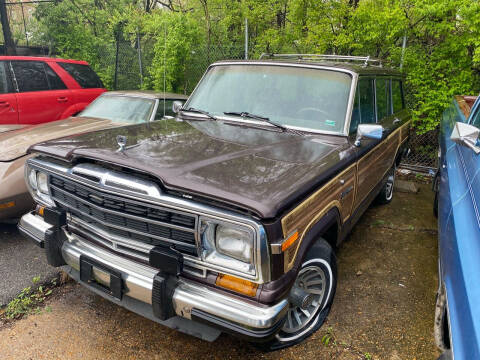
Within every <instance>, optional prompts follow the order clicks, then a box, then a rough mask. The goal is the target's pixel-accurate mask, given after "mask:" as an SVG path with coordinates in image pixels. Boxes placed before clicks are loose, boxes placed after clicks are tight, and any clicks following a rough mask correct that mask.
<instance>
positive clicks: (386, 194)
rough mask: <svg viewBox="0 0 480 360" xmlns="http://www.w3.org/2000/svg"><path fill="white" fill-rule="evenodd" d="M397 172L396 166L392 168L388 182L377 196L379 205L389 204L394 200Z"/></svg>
mask: <svg viewBox="0 0 480 360" xmlns="http://www.w3.org/2000/svg"><path fill="white" fill-rule="evenodd" d="M395 172H396V167H395V164H393V166H392V167H391V168H390V170H389V171H388V173H387V181H386V182H385V185H383V187H382V190H380V192H379V193H378V195H377V199H376V200H377V202H378V203H379V204H384V205H385V204H388V203H390V201H392V199H393V187H394V185H395Z"/></svg>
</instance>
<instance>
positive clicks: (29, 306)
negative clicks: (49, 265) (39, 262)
mask: <svg viewBox="0 0 480 360" xmlns="http://www.w3.org/2000/svg"><path fill="white" fill-rule="evenodd" d="M39 281H40V276H35V277H34V278H33V279H32V283H33V284H34V285H35V284H37V283H38V282H39ZM51 294H52V290H51V289H45V288H44V287H43V286H39V287H38V288H37V289H36V290H32V287H31V286H28V287H26V288H24V289H23V290H22V291H21V292H20V294H18V295H17V297H16V298H15V299H13V300H12V301H10V302H9V303H8V305H7V307H6V309H5V316H6V317H7V318H8V319H17V318H20V317H22V316H23V315H26V314H30V313H31V312H38V311H39V308H38V306H39V305H40V304H41V303H43V302H44V301H45V298H46V297H47V296H49V295H51ZM50 311H51V310H50Z"/></svg>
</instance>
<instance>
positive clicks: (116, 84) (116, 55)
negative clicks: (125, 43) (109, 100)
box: [113, 30, 120, 90]
mask: <svg viewBox="0 0 480 360" xmlns="http://www.w3.org/2000/svg"><path fill="white" fill-rule="evenodd" d="M115 43H116V49H115V74H114V78H113V89H114V90H117V86H118V48H119V43H120V30H117V34H116V39H115Z"/></svg>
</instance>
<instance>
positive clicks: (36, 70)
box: [11, 61, 50, 92]
mask: <svg viewBox="0 0 480 360" xmlns="http://www.w3.org/2000/svg"><path fill="white" fill-rule="evenodd" d="M11 64H12V68H13V72H14V73H15V79H16V80H17V85H18V91H20V92H28V91H44V90H50V87H49V86H48V80H47V74H46V73H45V68H44V67H43V62H41V61H12V62H11Z"/></svg>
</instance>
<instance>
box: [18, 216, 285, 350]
mask: <svg viewBox="0 0 480 360" xmlns="http://www.w3.org/2000/svg"><path fill="white" fill-rule="evenodd" d="M51 227H52V225H50V224H48V223H46V222H45V221H44V220H43V218H42V217H40V216H38V215H35V214H33V213H28V214H26V215H24V216H23V217H22V219H21V221H20V223H19V229H20V231H21V232H22V233H23V234H24V235H26V236H28V237H29V238H31V239H33V240H34V241H35V242H36V243H37V244H39V245H41V244H43V243H44V242H45V241H48V233H49V232H51V231H50V230H51ZM62 231H63V232H64V234H65V236H66V241H64V242H63V245H62V247H61V254H62V256H63V259H64V261H65V263H66V264H67V266H66V267H65V270H66V271H67V272H68V273H69V274H70V276H71V277H73V278H74V279H75V280H77V281H79V282H80V283H82V285H85V286H86V287H88V288H89V289H91V290H92V291H94V292H96V293H98V294H99V295H101V296H104V297H106V298H108V299H109V300H111V301H113V302H115V303H117V304H119V305H122V306H124V307H126V308H128V309H130V310H132V311H134V312H137V313H139V314H140V315H143V316H145V317H147V318H150V319H152V320H154V321H157V322H159V323H161V324H164V325H166V326H169V327H173V328H176V329H178V330H180V331H183V332H186V333H189V334H192V335H196V336H199V335H200V337H202V338H204V339H206V340H211V341H212V340H214V339H215V338H216V336H218V335H219V333H220V332H221V331H223V332H229V333H233V334H234V335H238V336H241V337H244V338H247V339H248V340H250V341H265V340H268V339H270V338H272V337H273V336H274V335H275V334H276V333H277V332H278V331H279V330H280V328H281V327H282V325H283V321H284V319H285V314H286V311H287V307H288V302H287V300H286V299H283V300H281V301H279V302H278V303H277V304H274V305H272V306H265V305H262V304H258V303H256V302H254V301H248V300H243V299H241V298H239V297H234V296H230V295H228V294H227V293H224V292H221V291H218V290H216V289H213V288H210V287H208V286H205V285H203V284H200V283H197V282H194V281H191V280H187V279H184V278H181V277H180V278H178V280H177V281H176V283H175V284H176V286H175V288H174V289H173V291H172V295H171V303H172V306H173V311H174V317H171V318H169V319H168V320H160V319H158V318H155V316H154V315H153V311H152V308H153V307H154V306H155V305H156V304H155V302H158V300H157V298H156V297H155V296H152V294H153V293H154V279H155V276H157V275H158V274H159V270H158V269H155V268H152V267H150V266H148V265H144V264H140V263H138V262H135V261H132V260H129V259H128V258H125V257H121V256H119V255H116V254H114V253H112V252H110V251H108V250H105V249H103V248H100V247H98V246H96V245H94V244H92V243H90V242H88V241H86V240H85V239H83V238H81V237H80V236H78V235H76V234H73V233H69V232H68V231H66V230H62ZM81 257H88V258H89V259H92V260H93V261H94V262H96V263H99V264H102V265H104V266H105V267H107V268H109V269H113V270H114V271H115V272H116V273H119V274H121V278H122V282H123V296H122V298H121V300H119V299H116V298H112V297H111V296H108V295H106V294H105V293H104V292H101V291H99V290H98V289H97V288H95V287H92V286H90V285H89V284H88V283H85V282H83V281H81V280H80V261H81ZM93 275H94V277H95V280H96V281H97V282H98V283H100V284H103V285H105V286H108V284H109V282H110V278H109V275H108V274H106V273H105V272H103V271H101V269H96V270H94V271H93ZM157 305H158V304H157ZM176 318H178V319H177V320H175V319H176ZM185 319H188V320H193V321H186V320H185ZM205 327H206V328H205ZM213 329H216V331H217V335H216V336H214V333H215V331H213ZM207 330H208V331H207ZM202 333H203V336H202ZM205 334H210V335H208V336H206V335H205Z"/></svg>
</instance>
